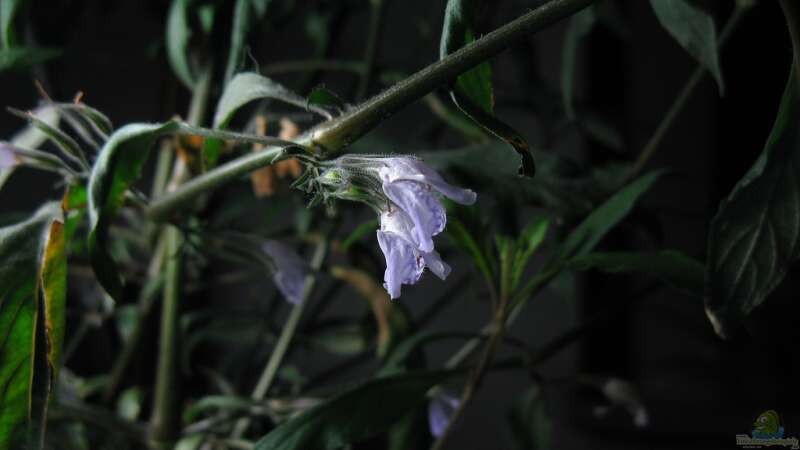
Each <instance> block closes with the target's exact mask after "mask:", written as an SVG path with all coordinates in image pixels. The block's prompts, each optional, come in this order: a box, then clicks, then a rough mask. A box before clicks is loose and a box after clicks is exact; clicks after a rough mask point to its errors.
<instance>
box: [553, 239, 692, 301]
mask: <svg viewBox="0 0 800 450" xmlns="http://www.w3.org/2000/svg"><path fill="white" fill-rule="evenodd" d="M568 265H569V267H570V268H571V269H575V270H588V269H598V270H602V271H603V272H609V273H631V272H640V273H645V274H648V275H653V276H655V277H656V278H658V279H660V280H661V281H663V282H665V283H667V284H668V285H670V286H672V287H674V288H676V289H679V290H681V291H684V292H686V293H687V294H690V295H695V296H698V297H701V296H703V291H704V289H705V280H704V278H705V269H704V267H703V264H702V263H700V262H699V261H697V260H694V259H692V258H689V257H688V256H686V255H684V254H683V253H680V252H677V251H673V250H665V251H660V252H600V253H589V254H588V255H584V256H580V257H578V258H574V259H572V260H570V261H569V262H568Z"/></svg>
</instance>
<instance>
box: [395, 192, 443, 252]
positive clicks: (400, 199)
mask: <svg viewBox="0 0 800 450" xmlns="http://www.w3.org/2000/svg"><path fill="white" fill-rule="evenodd" d="M383 192H384V193H385V194H386V196H387V197H388V198H389V200H391V201H392V202H393V203H394V204H396V205H397V207H398V208H400V209H401V210H403V212H405V213H406V214H407V215H408V217H409V218H410V219H411V222H412V223H413V224H414V227H413V229H412V230H411V231H412V235H413V236H414V243H415V244H417V248H418V249H419V250H420V251H423V252H430V251H433V239H432V238H433V236H435V235H437V234H439V233H441V232H442V230H444V227H445V224H446V223H447V215H446V213H445V209H444V206H442V204H441V202H439V200H438V199H437V198H436V197H434V196H433V194H432V193H431V191H430V190H428V189H426V187H425V185H423V184H421V183H418V182H415V181H395V182H391V183H384V184H383Z"/></svg>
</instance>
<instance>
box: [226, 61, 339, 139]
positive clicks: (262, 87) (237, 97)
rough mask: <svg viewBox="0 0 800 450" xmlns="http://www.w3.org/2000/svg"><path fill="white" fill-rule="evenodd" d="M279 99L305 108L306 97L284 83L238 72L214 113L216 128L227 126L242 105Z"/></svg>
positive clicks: (317, 109) (325, 112)
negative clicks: (261, 100)
mask: <svg viewBox="0 0 800 450" xmlns="http://www.w3.org/2000/svg"><path fill="white" fill-rule="evenodd" d="M264 98H268V99H273V100H279V101H282V102H284V103H288V104H290V105H294V106H297V107H299V108H305V107H306V106H307V105H306V103H307V102H306V99H304V98H303V97H301V96H299V95H297V94H295V93H294V92H292V91H290V90H289V89H287V88H285V87H283V85H281V84H278V83H276V82H275V81H272V80H270V79H269V78H267V77H264V76H261V75H259V74H257V73H253V72H244V73H240V74H237V75H236V76H235V77H233V79H232V80H231V82H230V83H228V85H227V86H225V92H223V93H222V97H220V99H219V103H217V110H216V112H215V113H214V128H222V129H224V128H227V127H228V124H229V122H230V121H231V119H233V115H234V114H235V113H236V111H237V110H238V109H239V108H241V107H242V106H244V105H246V104H248V103H250V102H252V101H254V100H260V99H264ZM309 109H311V110H312V111H315V112H318V113H320V114H322V115H324V116H327V117H330V115H329V114H328V112H327V111H325V110H320V109H319V108H315V107H311V108H309Z"/></svg>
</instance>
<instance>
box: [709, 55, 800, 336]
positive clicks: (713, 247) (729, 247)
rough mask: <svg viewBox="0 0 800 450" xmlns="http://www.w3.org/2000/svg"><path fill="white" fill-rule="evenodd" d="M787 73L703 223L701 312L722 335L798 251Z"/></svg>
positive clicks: (799, 196) (797, 119) (798, 141)
mask: <svg viewBox="0 0 800 450" xmlns="http://www.w3.org/2000/svg"><path fill="white" fill-rule="evenodd" d="M795 70H796V69H795ZM795 70H792V73H791V75H790V77H789V82H788V84H787V86H786V90H785V91H784V93H783V98H782V100H781V104H780V108H779V110H778V115H777V117H776V119H775V124H774V125H773V127H772V131H771V132H770V134H769V137H768V138H767V143H766V145H765V146H764V150H763V151H762V153H761V156H759V158H758V160H756V162H755V163H754V164H753V166H752V167H751V168H750V170H748V171H747V173H746V174H745V175H744V177H742V179H741V180H739V182H738V183H737V184H736V186H735V187H734V188H733V190H732V191H731V193H730V194H729V195H728V197H727V198H726V199H724V200H723V201H722V202H721V203H720V206H719V211H718V212H717V215H716V216H715V217H714V219H713V221H712V222H711V229H710V230H709V238H708V241H709V244H708V261H707V265H706V280H707V283H708V286H707V290H708V296H707V297H706V313H707V314H708V317H709V319H710V320H711V323H712V324H713V325H714V329H715V330H716V332H717V334H719V335H720V336H722V337H726V336H728V335H729V334H730V332H731V331H732V330H733V328H734V327H735V326H736V325H737V324H738V322H739V321H740V320H741V319H742V318H743V317H744V316H746V315H748V314H750V312H751V311H752V310H753V309H754V308H755V307H757V306H758V305H760V304H761V303H763V302H764V301H765V300H766V299H767V297H768V296H769V294H770V293H771V292H772V291H773V289H775V288H776V287H777V286H778V285H779V284H780V282H781V280H783V277H784V276H785V275H786V272H787V270H788V269H789V268H790V267H791V265H792V263H794V262H795V261H796V260H797V258H798V256H799V255H800V246H799V245H798V240H800V219H798V218H799V217H800V186H798V184H797V180H798V177H800V173H798V167H800V130H798V127H797V124H798V123H800V105H799V104H798V101H800V95H798V92H797V89H798V82H797V75H796V72H795Z"/></svg>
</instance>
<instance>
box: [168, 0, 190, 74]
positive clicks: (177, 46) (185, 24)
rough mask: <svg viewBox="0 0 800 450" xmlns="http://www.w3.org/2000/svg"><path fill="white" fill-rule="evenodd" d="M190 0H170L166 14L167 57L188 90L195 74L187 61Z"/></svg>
mask: <svg viewBox="0 0 800 450" xmlns="http://www.w3.org/2000/svg"><path fill="white" fill-rule="evenodd" d="M191 4H192V0H172V5H171V6H170V8H169V15H168V16H167V32H166V39H167V59H168V60H169V64H170V65H171V66H172V71H173V72H175V75H177V77H178V79H179V80H181V83H183V85H184V86H186V87H187V88H188V89H189V90H191V89H193V88H194V83H195V75H194V71H193V69H192V65H191V64H190V62H189V41H191V39H192V28H191V26H190V24H189V8H190V6H191Z"/></svg>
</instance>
